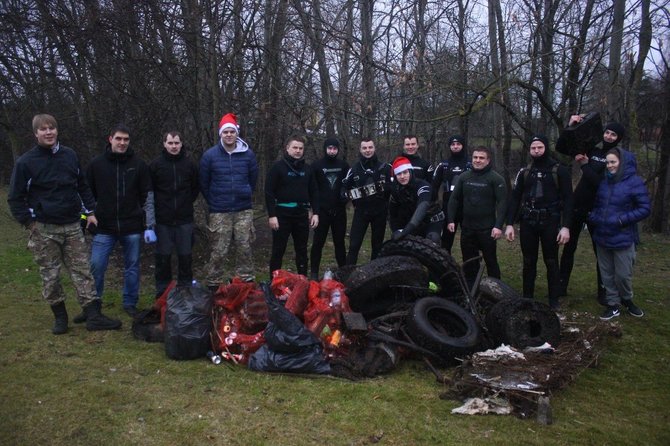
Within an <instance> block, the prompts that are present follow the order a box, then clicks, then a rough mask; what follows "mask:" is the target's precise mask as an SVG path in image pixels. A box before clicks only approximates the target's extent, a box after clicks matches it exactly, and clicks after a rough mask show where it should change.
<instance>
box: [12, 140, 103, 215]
mask: <svg viewBox="0 0 670 446" xmlns="http://www.w3.org/2000/svg"><path fill="white" fill-rule="evenodd" d="M7 203H8V204H9V209H10V210H11V212H12V215H13V216H14V218H15V219H16V220H17V221H18V222H19V223H21V224H22V225H24V226H27V225H29V224H30V223H32V222H33V221H34V220H37V221H39V222H41V223H51V224H68V223H74V222H77V221H79V219H80V215H81V211H82V207H83V208H84V210H85V211H93V209H94V208H95V200H94V198H93V194H92V193H91V189H90V188H89V187H88V184H87V183H86V179H85V178H84V174H83V171H82V169H81V166H80V165H79V158H78V157H77V154H76V153H75V151H74V150H72V149H71V148H69V147H65V146H62V145H59V149H58V151H57V152H56V153H53V152H52V150H51V148H46V147H40V146H37V145H36V146H34V147H33V148H32V149H30V150H29V151H28V152H26V153H24V154H23V155H22V156H21V157H20V158H19V159H18V160H17V161H16V165H15V166H14V171H13V173H12V179H11V183H10V186H9V194H8V196H7Z"/></svg>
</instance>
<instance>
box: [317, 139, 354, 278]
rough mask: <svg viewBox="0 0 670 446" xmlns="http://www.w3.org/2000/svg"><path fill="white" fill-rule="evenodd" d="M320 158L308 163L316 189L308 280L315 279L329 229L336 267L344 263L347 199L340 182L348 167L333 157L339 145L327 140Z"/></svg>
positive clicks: (345, 258) (336, 142)
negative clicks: (316, 209)
mask: <svg viewBox="0 0 670 446" xmlns="http://www.w3.org/2000/svg"><path fill="white" fill-rule="evenodd" d="M323 150H324V152H325V153H324V155H323V158H321V159H320V160H318V161H316V162H314V163H313V164H312V171H313V172H314V176H315V178H316V183H317V185H318V186H319V208H320V212H321V213H320V214H319V226H317V227H316V229H315V230H314V237H313V239H312V250H311V253H310V266H311V268H310V278H311V279H312V280H318V278H319V266H320V264H321V251H322V250H323V245H324V244H325V243H326V238H327V237H328V230H329V229H330V231H331V233H332V235H333V245H334V246H335V260H336V261H337V266H344V265H345V264H346V262H347V248H346V246H345V245H344V237H345V236H346V234H347V208H346V204H347V199H346V198H345V197H344V194H343V191H342V180H343V179H344V176H345V175H346V174H347V172H348V171H349V164H348V163H347V162H346V161H344V160H341V159H339V158H338V157H337V155H338V154H339V152H340V142H339V141H338V140H337V139H336V138H328V139H326V140H325V141H324V143H323Z"/></svg>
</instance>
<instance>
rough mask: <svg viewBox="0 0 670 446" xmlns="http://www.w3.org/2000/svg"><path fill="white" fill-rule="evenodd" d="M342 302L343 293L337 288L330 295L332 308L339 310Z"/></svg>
mask: <svg viewBox="0 0 670 446" xmlns="http://www.w3.org/2000/svg"><path fill="white" fill-rule="evenodd" d="M341 302H342V293H341V292H340V289H339V288H335V289H334V290H333V292H332V293H330V306H331V307H332V308H338V307H339V306H340V303H341Z"/></svg>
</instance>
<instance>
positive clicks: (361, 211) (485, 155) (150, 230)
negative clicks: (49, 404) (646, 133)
mask: <svg viewBox="0 0 670 446" xmlns="http://www.w3.org/2000/svg"><path fill="white" fill-rule="evenodd" d="M582 119H583V116H581V115H573V116H572V117H571V119H570V123H569V125H573V124H576V123H579V122H580V121H581V120H582ZM33 132H34V134H35V138H36V140H37V144H36V145H35V146H34V147H33V148H32V149H31V150H30V151H28V152H26V153H25V154H24V155H23V156H21V157H20V158H19V160H18V161H17V163H16V165H15V166H14V171H13V174H12V180H11V185H10V192H9V195H8V203H9V206H10V209H11V212H12V215H13V216H14V217H15V218H16V220H17V221H19V222H20V223H21V224H22V225H24V226H25V227H26V228H27V229H28V230H29V232H30V234H29V241H28V247H29V249H30V250H31V251H32V253H33V256H34V259H35V262H36V263H37V264H38V265H39V266H40V275H41V277H42V281H43V290H42V295H43V297H44V299H45V300H46V301H47V302H48V303H49V304H50V306H51V308H52V310H53V313H54V317H55V324H54V326H53V329H52V331H53V333H54V334H62V333H65V332H67V329H68V315H67V311H66V309H65V304H64V301H65V294H64V291H63V289H62V286H61V284H60V279H59V272H60V269H61V267H62V266H66V267H68V269H69V271H70V275H71V277H72V281H73V285H74V287H75V290H76V293H77V298H78V301H79V304H80V305H81V307H82V308H83V312H82V314H80V315H78V316H77V317H75V318H74V322H75V323H81V322H86V328H87V329H88V330H110V329H117V328H119V327H120V326H121V322H120V321H118V320H115V319H110V318H108V317H106V316H104V315H103V314H102V313H101V302H102V296H103V292H104V279H105V272H106V269H107V265H108V262H109V256H110V254H111V252H112V250H113V248H114V246H115V245H116V243H117V242H119V243H120V244H121V247H122V248H123V257H124V273H123V276H124V284H123V298H122V304H123V309H124V311H125V312H126V313H128V314H129V315H130V316H131V317H132V316H134V315H135V314H136V312H137V303H138V297H139V286H140V273H139V257H140V255H139V253H140V244H141V241H142V240H144V242H145V243H147V244H153V243H156V242H157V244H156V249H155V266H156V272H155V282H156V289H155V295H156V297H158V296H160V295H161V294H163V292H164V290H165V289H166V287H167V286H168V284H169V282H170V281H171V280H172V273H171V254H172V251H173V250H176V252H177V258H178V272H177V285H178V286H189V285H190V284H191V283H192V281H193V272H192V246H193V231H194V224H195V222H194V209H193V203H194V201H195V199H196V198H197V196H198V194H199V193H200V192H202V194H203V197H204V198H205V201H206V202H207V206H208V210H209V215H208V229H209V231H210V240H211V246H212V250H211V256H210V259H209V262H208V264H207V272H206V284H207V285H208V287H209V288H210V289H211V290H212V291H215V290H216V289H218V288H219V287H220V286H221V285H222V284H224V283H226V282H227V281H228V280H229V279H230V277H231V276H232V274H226V273H225V271H224V267H225V263H226V261H227V260H228V253H229V250H230V248H231V246H233V245H235V250H236V256H235V259H236V270H235V275H236V276H238V277H240V278H241V279H243V280H246V281H254V280H255V273H254V267H253V260H252V253H251V242H252V238H253V234H254V227H253V209H252V204H253V194H254V191H255V187H256V182H257V178H258V170H259V169H258V165H257V162H256V157H255V155H254V153H253V151H252V150H251V149H250V148H249V146H248V144H247V143H246V142H245V141H244V140H242V139H241V138H240V137H239V125H238V122H237V117H236V116H235V115H234V114H232V113H228V114H225V115H224V116H223V117H222V118H221V120H220V122H219V126H218V135H219V142H218V143H217V144H216V145H214V146H213V147H211V148H209V149H208V150H206V151H205V153H204V154H203V156H202V158H201V160H200V163H199V169H198V165H197V164H196V163H195V162H194V161H193V160H192V159H191V158H190V156H189V154H188V153H187V151H186V149H185V148H184V146H183V140H182V135H181V134H180V133H179V132H178V131H175V130H172V131H169V132H167V133H165V135H164V137H163V150H162V152H161V154H160V155H159V156H158V157H157V158H156V159H154V160H153V161H152V163H151V165H150V166H147V165H146V164H145V163H144V162H143V161H142V160H141V159H140V158H139V157H138V156H137V155H136V153H135V152H134V151H133V149H131V148H130V130H129V129H128V128H127V127H126V126H125V125H123V124H119V125H117V126H115V127H114V128H113V129H112V130H111V131H110V133H109V137H108V145H107V147H106V149H105V153H103V154H102V155H100V156H98V157H96V158H94V159H93V160H92V161H91V163H90V164H89V166H88V168H87V170H86V174H85V175H84V173H83V171H82V170H81V167H80V165H79V160H78V158H77V155H76V153H75V152H74V151H73V150H72V149H70V148H68V147H65V146H62V145H61V144H60V143H59V141H58V129H57V124H56V120H55V118H53V116H51V115H45V114H40V115H36V116H35V117H34V119H33ZM624 133H625V131H624V129H623V127H622V126H621V125H620V124H618V123H615V122H611V123H608V124H607V125H606V126H605V129H604V133H603V138H602V142H601V143H599V144H597V145H596V146H594V147H591V148H589V149H588V150H587V151H586V153H578V154H577V155H575V156H574V161H575V162H576V163H577V164H578V165H579V166H580V168H581V171H582V178H581V180H580V181H579V183H578V185H577V187H576V188H575V191H574V193H573V191H572V181H571V175H570V171H569V170H568V169H567V168H566V167H565V166H563V165H561V164H559V163H558V162H557V161H556V160H555V159H554V158H553V157H552V156H551V152H550V148H549V141H548V139H547V138H546V137H545V136H543V135H535V136H534V137H533V138H532V140H531V141H530V144H529V146H528V148H529V154H530V163H529V164H528V166H526V167H524V168H522V169H521V170H520V171H519V173H518V174H517V175H516V179H515V181H514V185H513V187H512V191H511V194H510V196H509V200H508V197H507V186H506V184H505V181H504V179H503V178H502V176H500V175H499V174H498V173H497V172H495V171H494V170H493V169H492V164H491V161H492V153H491V150H490V149H489V148H488V147H485V146H478V147H476V148H475V149H474V150H473V151H472V156H471V158H470V157H469V156H468V152H467V150H466V147H467V144H466V141H465V139H464V138H463V137H462V136H460V135H454V136H452V137H450V138H449V140H448V143H449V149H450V153H449V157H448V158H447V159H446V160H443V161H441V162H440V163H438V164H437V165H436V166H435V167H430V165H429V163H428V162H427V161H425V160H424V159H422V158H421V157H420V156H419V155H418V150H419V143H418V141H419V140H418V138H417V137H416V136H415V135H407V136H405V137H404V139H403V149H402V152H401V155H400V156H398V157H397V158H396V159H395V160H394V161H393V164H392V165H390V164H388V163H386V162H384V161H381V160H379V159H378V157H377V155H376V153H375V144H374V142H373V140H372V139H370V138H363V139H362V141H361V143H360V148H359V158H358V160H357V162H356V163H355V164H354V165H353V166H352V167H351V168H349V166H348V164H347V163H346V161H344V160H341V159H339V158H338V155H339V154H340V142H339V141H338V140H337V138H334V137H328V138H327V139H326V140H325V142H324V144H323V150H324V155H323V157H322V158H321V159H319V160H317V161H316V162H315V163H314V164H313V165H311V166H310V165H308V164H307V163H306V162H305V158H304V152H305V144H306V140H305V138H304V137H302V136H296V135H294V136H291V137H290V138H289V140H288V141H287V144H286V146H285V151H284V153H283V155H282V157H281V158H280V159H279V160H278V161H276V162H275V163H274V164H273V165H272V167H271V168H270V169H269V170H268V174H267V180H266V185H265V202H266V209H267V213H268V225H269V227H270V229H271V230H272V249H271V257H270V260H269V270H270V275H271V276H272V274H273V272H274V271H276V270H278V269H280V268H281V266H282V260H283V256H284V253H285V250H286V246H287V243H288V239H289V237H291V238H293V244H294V250H295V256H296V257H295V263H296V270H297V272H298V273H299V274H302V275H305V276H306V275H307V274H308V266H309V273H310V277H311V278H312V279H314V280H317V279H318V277H319V268H320V264H321V257H322V256H321V254H322V250H323V247H324V245H325V242H326V239H327V236H328V231H329V229H330V230H331V233H332V237H333V245H334V250H335V259H336V262H337V265H338V266H343V265H345V264H348V265H355V264H357V262H358V254H359V251H360V249H361V247H362V244H363V240H364V237H365V233H366V231H367V228H368V226H370V227H371V233H372V234H371V260H372V259H375V258H376V257H377V256H378V254H379V251H380V249H381V245H382V242H383V240H384V235H385V231H386V223H387V221H388V222H389V224H390V227H391V230H392V236H391V237H392V239H393V240H400V239H402V238H404V237H406V236H407V235H409V234H412V235H419V236H423V237H426V238H427V239H429V240H431V241H432V242H434V243H435V244H438V245H440V244H441V245H442V247H444V248H445V249H447V250H448V251H450V250H451V247H452V246H453V240H454V233H455V231H456V228H457V225H458V224H459V223H460V225H461V253H462V258H463V261H464V272H465V276H466V279H467V281H468V283H469V284H470V285H472V284H473V282H474V280H475V277H476V275H477V271H478V268H479V264H478V262H476V261H474V260H472V259H476V258H478V257H480V254H481V257H482V258H483V260H484V263H485V265H486V269H487V272H488V275H489V276H491V277H495V278H500V267H499V265H498V260H497V254H496V242H497V240H498V239H500V238H501V237H502V235H503V231H502V226H503V223H504V222H505V219H506V222H507V226H506V228H505V233H504V235H505V237H506V238H507V240H508V241H513V240H515V232H516V231H515V228H514V224H515V223H516V222H517V221H518V222H519V233H520V240H521V251H522V254H523V296H524V297H526V298H534V297H535V296H534V294H535V291H534V290H535V279H536V275H537V260H538V253H539V247H540V246H541V247H542V255H543V259H544V263H545V266H546V268H547V284H548V301H549V304H550V306H551V307H552V308H554V309H558V308H559V300H558V299H559V297H560V296H564V295H566V293H567V287H568V283H569V278H570V273H571V271H572V266H573V263H574V252H575V249H576V245H577V240H578V238H579V234H580V232H581V229H582V226H583V225H584V224H586V225H588V227H589V232H590V235H591V237H592V242H593V245H594V251H595V253H596V256H597V259H598V284H599V285H598V300H599V302H600V303H601V304H603V305H605V307H606V308H605V311H604V313H603V314H602V315H601V319H604V320H608V319H611V318H613V317H616V316H619V314H620V308H619V306H620V305H624V306H625V307H626V309H627V310H628V313H629V314H631V315H633V316H636V317H642V316H643V315H644V312H643V311H642V310H641V309H640V308H639V307H637V306H636V305H635V304H634V303H633V300H632V299H633V291H632V269H633V264H634V260H635V248H636V245H637V243H639V234H638V230H637V223H638V222H639V221H641V220H642V219H644V218H646V217H647V216H648V215H649V213H650V203H649V195H648V192H647V190H646V188H645V186H644V183H643V181H642V180H641V178H640V177H638V176H637V175H636V167H637V166H636V162H635V158H634V156H633V155H632V154H631V153H630V152H628V151H626V150H624V149H622V148H620V147H618V143H619V142H620V141H621V139H622V138H623V136H624ZM562 137H563V134H562V135H561V137H560V138H559V142H560V139H561V138H562ZM440 191H442V203H441V204H440V200H439V192H440ZM573 197H574V198H573ZM348 201H351V202H352V204H353V206H354V216H353V220H352V223H351V229H350V244H349V251H348V252H347V251H346V247H345V235H346V225H347V217H346V204H347V202H348ZM82 213H83V214H85V215H86V217H87V223H86V226H87V228H88V230H89V232H91V233H92V234H93V239H92V247H91V251H90V260H89V256H87V255H83V253H85V252H86V251H87V250H88V248H87V245H86V242H85V239H84V237H83V234H82V231H81V230H80V224H79V221H80V214H82ZM310 229H312V230H314V238H313V244H312V249H311V257H312V258H311V263H309V261H308V255H307V251H308V250H307V244H308V240H309V231H310ZM560 245H564V249H563V254H562V257H561V262H560V265H559V261H558V251H559V246H560Z"/></svg>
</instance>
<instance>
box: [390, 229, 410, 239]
mask: <svg viewBox="0 0 670 446" xmlns="http://www.w3.org/2000/svg"><path fill="white" fill-rule="evenodd" d="M405 235H407V234H405V231H403V230H402V229H397V230H395V231H393V235H391V239H392V240H393V241H394V242H397V241H398V240H402V238H403V237H405Z"/></svg>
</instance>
